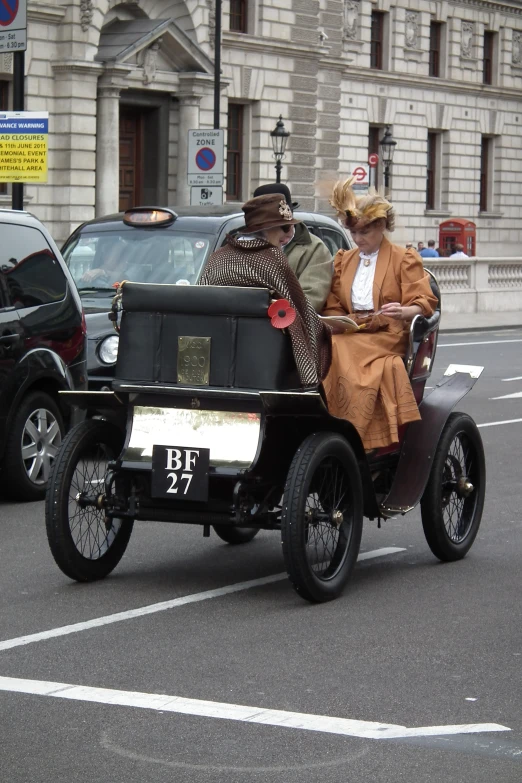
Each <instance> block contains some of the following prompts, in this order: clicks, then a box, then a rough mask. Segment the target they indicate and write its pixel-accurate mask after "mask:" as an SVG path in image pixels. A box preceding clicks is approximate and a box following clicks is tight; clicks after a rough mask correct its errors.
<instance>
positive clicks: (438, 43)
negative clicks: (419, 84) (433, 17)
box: [429, 22, 443, 77]
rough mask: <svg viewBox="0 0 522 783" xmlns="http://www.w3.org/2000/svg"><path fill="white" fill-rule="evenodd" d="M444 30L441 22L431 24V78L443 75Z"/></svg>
mask: <svg viewBox="0 0 522 783" xmlns="http://www.w3.org/2000/svg"><path fill="white" fill-rule="evenodd" d="M442 28H443V25H442V23H441V22H430V60H429V75H430V76H436V77H438V76H440V75H441V49H442Z"/></svg>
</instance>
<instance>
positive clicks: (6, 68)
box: [0, 52, 13, 73]
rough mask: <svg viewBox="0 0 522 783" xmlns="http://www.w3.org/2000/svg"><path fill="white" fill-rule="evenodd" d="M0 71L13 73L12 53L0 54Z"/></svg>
mask: <svg viewBox="0 0 522 783" xmlns="http://www.w3.org/2000/svg"><path fill="white" fill-rule="evenodd" d="M0 71H2V72H3V73H13V55H12V54H11V52H6V53H5V54H0Z"/></svg>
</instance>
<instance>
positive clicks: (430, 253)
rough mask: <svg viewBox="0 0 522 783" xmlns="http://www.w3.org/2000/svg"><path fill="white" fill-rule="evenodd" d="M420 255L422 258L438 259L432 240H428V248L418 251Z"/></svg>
mask: <svg viewBox="0 0 522 783" xmlns="http://www.w3.org/2000/svg"><path fill="white" fill-rule="evenodd" d="M420 255H421V256H422V257H423V258H438V257H439V254H438V252H437V251H436V250H435V240H434V239H429V240H428V247H424V248H423V249H422V250H421V251H420Z"/></svg>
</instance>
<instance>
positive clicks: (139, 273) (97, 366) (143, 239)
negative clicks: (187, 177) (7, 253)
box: [62, 205, 351, 390]
mask: <svg viewBox="0 0 522 783" xmlns="http://www.w3.org/2000/svg"><path fill="white" fill-rule="evenodd" d="M295 217H296V218H298V219H299V220H302V221H303V222H304V223H305V225H306V226H307V227H308V229H309V230H310V231H311V232H312V233H313V234H315V235H317V236H318V237H320V238H321V239H322V240H323V241H324V243H325V244H326V245H327V247H328V249H329V250H330V252H331V253H332V256H333V255H335V253H336V252H337V251H338V250H339V249H340V248H346V249H348V248H350V247H351V242H350V239H349V238H348V235H347V233H346V232H345V230H344V229H343V228H342V227H341V226H340V225H339V224H338V223H337V222H336V221H335V220H332V218H329V217H326V216H324V215H320V214H317V213H315V212H296V213H295ZM242 227H244V216H243V212H238V210H237V207H233V206H226V205H225V206H222V207H179V208H178V207H173V208H172V209H167V208H158V207H156V208H153V207H151V208H147V207H136V208H134V209H130V210H128V211H127V212H125V213H123V212H121V213H118V214H114V215H108V216H107V217H102V218H97V219H95V220H90V221H88V222H86V223H83V224H82V225H81V226H79V227H78V228H77V229H76V231H74V232H73V233H72V234H71V236H70V237H69V239H68V240H67V241H66V243H65V245H64V246H63V248H62V252H63V256H64V259H65V262H66V263H67V265H68V267H69V270H70V272H71V274H72V276H73V278H74V280H75V282H76V285H77V286H78V291H79V293H80V296H81V299H82V304H83V308H84V311H85V317H86V322H87V338H88V339H87V368H88V370H87V371H88V378H89V389H92V390H101V389H108V388H110V384H111V381H112V376H113V372H114V365H115V363H116V358H117V355H118V341H119V337H118V335H117V334H116V333H115V331H114V329H113V328H112V325H111V323H110V321H109V320H108V317H107V314H108V312H109V310H110V308H111V303H112V299H113V296H114V294H115V287H117V283H120V282H121V281H122V280H131V281H133V282H138V283H176V284H177V285H193V284H194V283H196V282H197V280H198V278H199V277H200V275H201V272H202V270H203V268H204V265H205V261H206V259H207V258H208V257H209V255H210V254H211V253H212V252H213V251H214V250H216V249H217V248H219V247H221V245H222V244H223V242H224V241H225V237H226V235H227V234H229V233H231V234H234V233H236V232H238V231H240V230H241V228H242Z"/></svg>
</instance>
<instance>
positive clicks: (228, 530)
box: [212, 525, 259, 544]
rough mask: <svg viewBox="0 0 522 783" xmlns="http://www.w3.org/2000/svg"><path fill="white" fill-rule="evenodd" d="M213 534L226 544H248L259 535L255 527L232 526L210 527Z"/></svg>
mask: <svg viewBox="0 0 522 783" xmlns="http://www.w3.org/2000/svg"><path fill="white" fill-rule="evenodd" d="M212 527H213V528H214V532H215V533H216V534H217V535H218V536H219V537H220V539H221V540H222V541H226V542H227V544H248V542H249V541H252V539H253V538H255V537H256V536H257V534H258V533H259V528H257V527H233V526H232V525H212Z"/></svg>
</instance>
